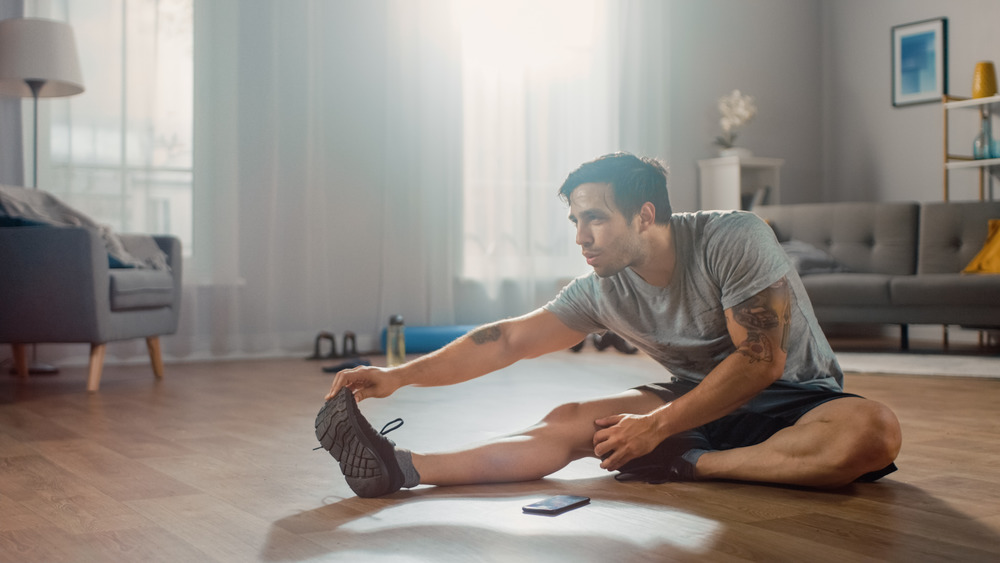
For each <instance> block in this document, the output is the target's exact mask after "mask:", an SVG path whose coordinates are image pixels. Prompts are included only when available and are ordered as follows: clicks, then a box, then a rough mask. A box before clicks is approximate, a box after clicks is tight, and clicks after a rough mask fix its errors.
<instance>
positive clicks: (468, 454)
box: [413, 389, 663, 485]
mask: <svg viewBox="0 0 1000 563" xmlns="http://www.w3.org/2000/svg"><path fill="white" fill-rule="evenodd" d="M662 405H663V400H662V399H660V398H659V397H657V396H656V395H654V394H652V393H649V392H645V391H637V390H634V389H633V390H629V391H626V392H624V393H621V394H618V395H613V396H610V397H605V398H601V399H595V400H592V401H585V402H581V403H570V404H566V405H562V406H560V407H557V408H556V409H554V410H553V411H552V412H551V413H549V414H548V415H547V416H546V417H545V418H544V419H542V420H541V421H540V422H539V423H538V424H535V425H534V426H531V427H529V428H527V429H525V430H523V431H521V432H518V433H516V434H512V435H509V436H504V437H500V438H496V439H494V440H491V441H489V442H486V443H485V444H481V445H476V446H472V447H469V448H465V449H462V450H457V451H453V452H446V453H434V454H416V453H414V454H413V466H414V467H415V468H416V470H417V472H419V473H420V482H421V484H427V485H467V484H474V483H504V482H513V481H530V480H534V479H541V478H542V477H545V476H546V475H550V474H552V473H554V472H556V471H558V470H559V469H562V468H563V467H565V466H566V465H567V464H569V462H571V461H574V460H577V459H580V458H584V457H588V456H593V455H594V444H593V440H594V432H595V431H596V430H597V427H596V426H595V425H594V421H595V420H597V419H599V418H604V417H607V416H612V415H616V414H622V413H634V414H644V413H648V412H650V411H652V410H654V409H656V408H658V407H660V406H662Z"/></svg>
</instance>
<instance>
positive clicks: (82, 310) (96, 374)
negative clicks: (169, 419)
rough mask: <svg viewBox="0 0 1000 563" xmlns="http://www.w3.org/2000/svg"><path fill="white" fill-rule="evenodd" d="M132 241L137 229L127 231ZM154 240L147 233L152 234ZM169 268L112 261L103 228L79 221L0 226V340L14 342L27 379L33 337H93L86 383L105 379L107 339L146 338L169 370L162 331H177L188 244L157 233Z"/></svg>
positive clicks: (156, 362) (157, 368)
mask: <svg viewBox="0 0 1000 563" xmlns="http://www.w3.org/2000/svg"><path fill="white" fill-rule="evenodd" d="M121 239H122V242H123V243H125V246H126V247H128V243H129V240H130V235H121ZM147 240H148V239H147ZM154 240H155V241H156V244H157V245H158V246H159V247H160V248H161V249H162V250H163V252H164V253H166V255H167V259H168V263H169V265H170V270H169V271H166V270H152V269H133V268H114V269H111V268H109V267H108V252H107V249H106V246H105V244H104V241H103V240H102V239H101V237H100V235H99V234H97V233H96V232H94V231H93V230H92V229H86V228H80V227H48V226H44V227H7V228H0V343H10V344H11V345H12V347H13V350H14V363H15V366H16V368H17V371H18V374H19V376H20V377H22V378H26V377H27V376H28V366H27V357H26V354H25V348H26V345H27V344H33V343H55V342H86V343H89V344H90V367H89V375H88V380H87V390H88V391H97V389H98V387H99V386H100V383H101V370H102V368H103V366H104V353H105V350H106V346H107V343H108V342H113V341H116V340H126V339H131V338H145V339H146V344H147V346H148V348H149V356H150V360H151V362H152V365H153V373H154V374H155V375H156V377H163V361H162V359H161V356H160V341H159V336H160V335H165V334H173V333H174V332H176V331H177V320H178V313H179V311H180V300H181V244H180V241H179V240H178V239H177V238H175V237H170V236H158V237H154Z"/></svg>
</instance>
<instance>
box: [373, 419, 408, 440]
mask: <svg viewBox="0 0 1000 563" xmlns="http://www.w3.org/2000/svg"><path fill="white" fill-rule="evenodd" d="M394 424H395V426H393V425H394ZM402 425H403V419H402V418H397V419H395V420H390V421H389V422H386V423H385V426H383V427H382V429H381V430H379V431H378V433H379V436H385V435H386V434H388V433H389V432H392V431H393V430H397V429H399V427H400V426H402ZM390 426H392V428H389V427H390Z"/></svg>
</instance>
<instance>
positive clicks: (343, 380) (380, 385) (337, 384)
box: [326, 366, 400, 401]
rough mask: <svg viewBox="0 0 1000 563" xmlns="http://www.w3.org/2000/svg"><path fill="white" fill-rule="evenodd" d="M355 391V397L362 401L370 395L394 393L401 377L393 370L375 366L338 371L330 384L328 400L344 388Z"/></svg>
mask: <svg viewBox="0 0 1000 563" xmlns="http://www.w3.org/2000/svg"><path fill="white" fill-rule="evenodd" d="M344 387H347V388H348V389H350V390H351V391H353V392H354V399H355V400H357V401H361V400H362V399H367V398H369V397H375V398H378V399H381V398H384V397H388V396H389V395H392V394H393V393H394V392H395V391H396V389H399V387H400V381H399V377H397V376H396V375H394V374H393V370H391V369H388V368H380V367H374V366H361V367H357V368H354V369H349V370H344V371H341V372H339V373H337V375H336V377H334V378H333V384H332V385H331V386H330V392H329V393H327V395H326V400H327V401H329V400H330V399H332V398H333V397H334V396H335V395H336V394H337V393H338V392H339V391H340V390H341V389H342V388H344Z"/></svg>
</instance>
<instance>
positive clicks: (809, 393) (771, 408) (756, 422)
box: [636, 379, 862, 450]
mask: <svg viewBox="0 0 1000 563" xmlns="http://www.w3.org/2000/svg"><path fill="white" fill-rule="evenodd" d="M695 385H696V383H694V382H689V381H683V380H679V379H674V380H673V381H671V382H670V383H650V384H648V385H642V386H640V387H636V389H639V390H640V391H649V392H652V393H654V394H656V395H657V396H658V397H660V398H661V399H663V400H664V402H668V403H669V402H670V401H673V400H674V399H676V398H677V397H680V396H681V395H683V394H685V393H687V392H688V391H690V390H692V389H694V388H695ZM844 397H859V398H862V397H861V396H860V395H855V394H853V393H844V392H841V391H829V390H825V389H816V388H815V387H809V386H806V385H803V384H801V383H792V382H788V381H782V380H780V379H779V380H778V381H775V382H774V383H772V384H771V386H770V387H768V388H767V389H764V390H763V391H761V392H760V393H758V394H757V395H756V396H755V397H754V398H752V399H750V401H748V402H747V403H746V404H744V405H743V406H742V407H740V408H738V409H737V410H735V411H734V412H732V413H730V414H728V415H726V416H724V417H722V418H720V419H718V420H715V421H713V422H709V423H708V424H706V425H704V426H700V427H698V428H695V429H694V430H695V431H696V432H698V433H699V434H701V435H702V436H703V437H704V438H705V439H706V440H707V441H708V443H709V444H711V445H712V448H711V449H713V450H728V449H732V448H740V447H744V446H753V445H755V444H759V443H761V442H763V441H764V440H767V439H768V438H770V437H771V436H772V435H773V434H774V433H775V432H777V431H779V430H781V429H783V428H787V427H789V426H791V425H793V424H795V423H796V421H798V420H799V419H800V418H802V415H804V414H806V413H807V412H809V411H811V410H812V409H814V408H816V407H818V406H820V405H822V404H823V403H826V402H829V401H832V400H834V399H842V398H844Z"/></svg>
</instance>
